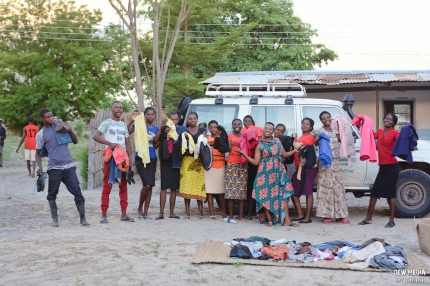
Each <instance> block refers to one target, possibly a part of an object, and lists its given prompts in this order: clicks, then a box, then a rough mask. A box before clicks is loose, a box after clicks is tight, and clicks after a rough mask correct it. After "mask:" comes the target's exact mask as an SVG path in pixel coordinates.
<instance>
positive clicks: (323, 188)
mask: <svg viewBox="0 0 430 286" xmlns="http://www.w3.org/2000/svg"><path fill="white" fill-rule="evenodd" d="M320 120H321V122H322V124H323V127H321V128H319V129H318V130H316V131H315V134H316V136H315V144H318V142H319V141H320V139H321V138H320V136H319V134H321V133H325V134H327V135H328V136H329V137H330V148H331V150H332V153H333V159H332V164H331V167H330V168H325V167H323V166H322V164H319V165H318V184H317V213H316V216H318V217H323V218H324V221H323V223H325V224H329V223H331V218H335V219H336V222H339V223H343V224H348V223H349V220H348V219H347V217H348V216H349V214H348V206H347V204H346V195H345V187H344V186H343V183H342V173H341V170H340V165H339V157H340V151H339V142H340V137H339V132H338V131H336V130H333V129H331V127H330V124H331V114H330V113H329V112H327V111H323V112H321V114H320Z"/></svg>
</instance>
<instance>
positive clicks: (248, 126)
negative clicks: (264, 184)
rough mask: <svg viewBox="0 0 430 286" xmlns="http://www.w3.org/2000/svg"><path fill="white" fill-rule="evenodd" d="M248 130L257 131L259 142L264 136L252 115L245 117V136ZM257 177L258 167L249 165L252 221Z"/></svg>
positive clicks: (247, 190)
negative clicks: (253, 189)
mask: <svg viewBox="0 0 430 286" xmlns="http://www.w3.org/2000/svg"><path fill="white" fill-rule="evenodd" d="M248 130H255V132H257V135H258V139H259V140H260V139H261V138H262V136H263V130H262V129H261V128H260V127H258V126H255V121H254V119H253V118H252V116H251V115H245V117H244V118H243V128H242V134H244V133H245V132H246V131H248ZM255 176H257V166H254V165H253V164H251V163H248V183H247V187H246V195H247V197H248V215H247V216H246V218H247V219H248V220H252V219H253V217H252V215H253V214H255V200H254V199H253V197H252V188H253V186H254V180H255Z"/></svg>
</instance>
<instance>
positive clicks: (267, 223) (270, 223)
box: [265, 221, 273, 227]
mask: <svg viewBox="0 0 430 286" xmlns="http://www.w3.org/2000/svg"><path fill="white" fill-rule="evenodd" d="M265 226H269V227H271V226H273V222H271V221H269V222H266V224H265Z"/></svg>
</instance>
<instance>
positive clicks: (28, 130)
mask: <svg viewBox="0 0 430 286" xmlns="http://www.w3.org/2000/svg"><path fill="white" fill-rule="evenodd" d="M27 120H28V125H27V126H25V127H24V128H23V129H22V138H21V142H19V145H18V148H16V153H19V148H20V147H21V145H22V143H23V142H24V140H25V144H24V149H25V160H26V161H27V168H28V175H29V176H31V177H32V178H34V171H35V170H36V134H37V132H39V127H37V126H36V125H35V124H34V123H33V122H34V120H33V116H29V117H28V119H27ZM30 161H31V162H32V163H33V172H31V163H30Z"/></svg>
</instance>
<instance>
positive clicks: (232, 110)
mask: <svg viewBox="0 0 430 286" xmlns="http://www.w3.org/2000/svg"><path fill="white" fill-rule="evenodd" d="M190 112H196V113H197V115H198V116H199V121H198V127H200V128H205V129H206V131H207V133H208V134H209V129H208V124H209V121H211V120H216V121H217V122H218V124H219V125H222V126H223V127H224V128H225V130H226V131H227V133H231V132H232V129H231V122H232V121H233V119H235V118H237V114H238V113H239V105H236V104H235V105H190V107H189V108H188V112H187V117H186V118H185V123H184V126H185V127H188V114H189V113H190Z"/></svg>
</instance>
